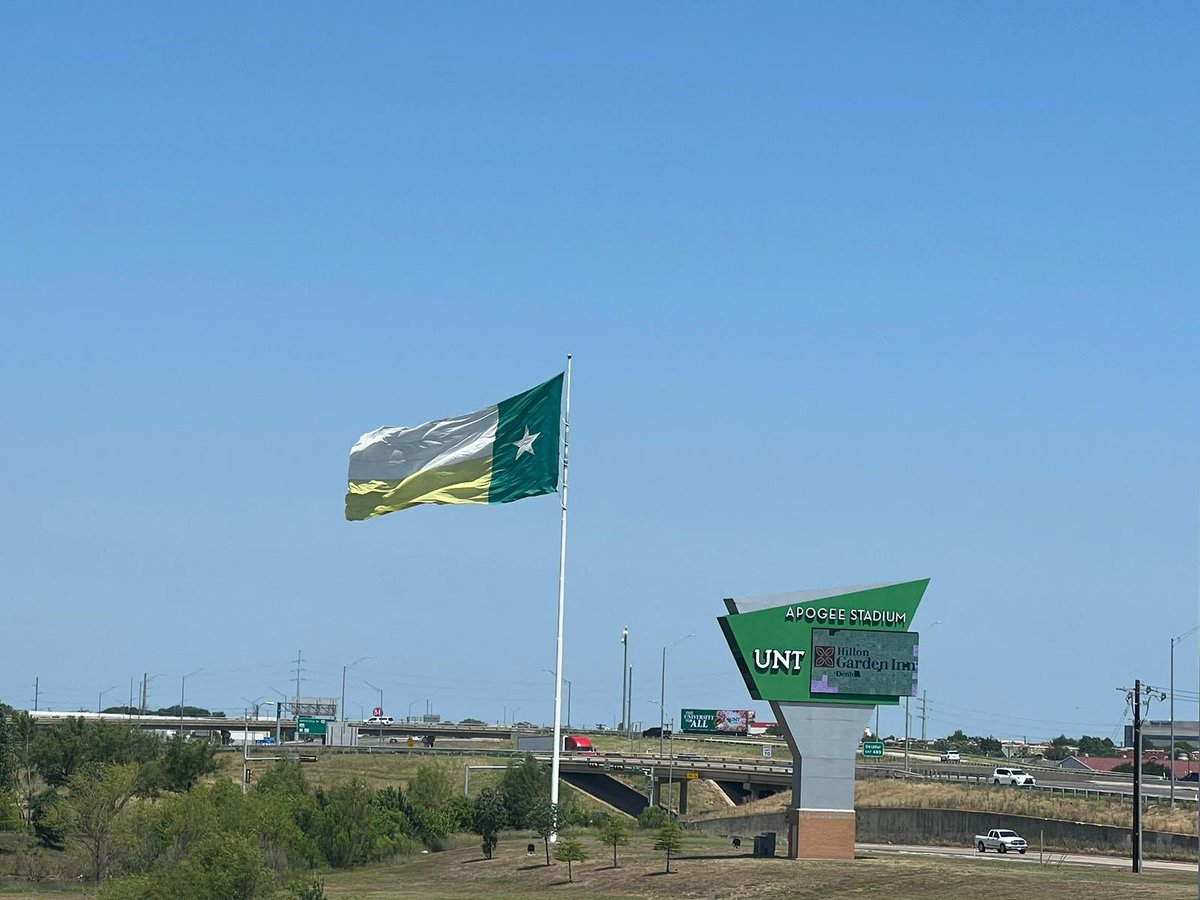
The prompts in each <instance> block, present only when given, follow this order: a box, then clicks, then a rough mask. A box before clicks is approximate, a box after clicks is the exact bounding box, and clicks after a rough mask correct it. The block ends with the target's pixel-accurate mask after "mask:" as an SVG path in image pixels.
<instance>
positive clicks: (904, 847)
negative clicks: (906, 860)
mask: <svg viewBox="0 0 1200 900" xmlns="http://www.w3.org/2000/svg"><path fill="white" fill-rule="evenodd" d="M855 847H856V848H857V849H858V850H859V851H861V852H863V853H888V854H894V855H898V856H903V855H912V856H940V857H944V858H947V859H962V858H963V857H972V858H974V859H990V860H1000V859H1002V860H1004V862H1005V863H1006V864H1008V863H1011V864H1013V865H1029V864H1031V863H1032V864H1033V865H1038V854H1037V850H1035V849H1033V848H1032V847H1031V848H1030V849H1029V852H1028V853H1026V854H1025V855H1024V856H1021V855H1020V854H1018V853H1005V854H999V853H990V852H989V853H980V852H979V851H978V850H976V849H975V848H973V847H918V846H916V845H908V844H855ZM1044 859H1045V860H1048V861H1049V862H1050V863H1051V864H1053V865H1058V864H1060V863H1061V864H1062V865H1067V866H1105V867H1107V868H1115V869H1128V868H1129V867H1130V861H1129V859H1128V858H1126V857H1121V856H1086V855H1084V854H1081V853H1068V854H1065V855H1064V854H1062V853H1053V854H1052V853H1046V855H1045V857H1044ZM1142 867H1143V868H1144V869H1154V870H1157V871H1160V872H1184V873H1189V874H1194V873H1195V872H1196V864H1195V863H1186V862H1166V861H1162V860H1144V861H1143V863H1142Z"/></svg>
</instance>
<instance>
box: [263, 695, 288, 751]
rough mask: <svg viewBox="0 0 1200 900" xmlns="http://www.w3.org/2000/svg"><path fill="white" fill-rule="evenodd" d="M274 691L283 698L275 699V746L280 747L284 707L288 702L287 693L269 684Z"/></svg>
mask: <svg viewBox="0 0 1200 900" xmlns="http://www.w3.org/2000/svg"><path fill="white" fill-rule="evenodd" d="M267 687H268V688H270V689H271V690H272V691H274V692H275V693H276V694H278V695H279V696H280V698H281V700H276V701H275V746H276V747H278V746H279V745H280V744H282V743H283V708H284V707H285V706H287V704H288V698H287V694H285V693H284V692H283V691H281V690H280V689H279V688H275V687H271V686H270V685H267Z"/></svg>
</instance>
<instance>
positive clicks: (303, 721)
mask: <svg viewBox="0 0 1200 900" xmlns="http://www.w3.org/2000/svg"><path fill="white" fill-rule="evenodd" d="M324 734H325V720H324V719H313V718H310V717H308V716H301V717H300V718H298V719H297V720H296V735H297V736H298V737H323V736H324Z"/></svg>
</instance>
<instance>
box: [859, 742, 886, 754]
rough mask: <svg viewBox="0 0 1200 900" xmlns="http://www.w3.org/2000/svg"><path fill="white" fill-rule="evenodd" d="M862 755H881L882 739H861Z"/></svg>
mask: <svg viewBox="0 0 1200 900" xmlns="http://www.w3.org/2000/svg"><path fill="white" fill-rule="evenodd" d="M863 756H883V741H863Z"/></svg>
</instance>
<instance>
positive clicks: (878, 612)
mask: <svg viewBox="0 0 1200 900" xmlns="http://www.w3.org/2000/svg"><path fill="white" fill-rule="evenodd" d="M928 585H929V579H927V578H925V579H922V580H920V581H907V582H902V583H899V584H886V585H878V586H875V587H866V588H848V589H846V590H845V591H844V592H837V593H834V594H832V595H830V594H824V593H823V594H821V595H819V596H818V597H814V598H812V599H807V598H804V597H803V595H799V596H798V598H797V600H796V601H794V602H791V603H783V604H782V605H779V606H771V607H767V608H760V609H752V610H751V611H748V612H738V611H737V604H736V602H735V601H733V600H726V601H725V603H726V606H727V607H728V608H729V613H730V614H729V615H726V616H721V617H720V618H719V619H718V620H717V621H718V622H719V623H720V625H721V630H722V631H723V632H724V634H725V639H726V641H728V642H729V649H730V650H732V651H733V657H734V660H735V661H736V662H737V665H738V669H739V670H740V671H741V673H742V678H743V679H744V680H745V682H746V688H747V689H748V690H749V691H750V696H751V697H753V698H754V699H755V700H774V701H792V702H800V703H805V702H807V703H811V702H814V701H815V702H818V703H849V704H857V705H861V706H875V705H878V704H881V703H882V704H895V703H897V702H899V701H898V698H899V697H902V696H912V695H913V694H915V693H916V684H917V683H916V661H917V660H916V654H915V651H916V640H917V636H916V634H915V633H913V634H909V632H908V629H909V626H910V625H911V624H912V620H913V617H914V616H915V615H916V612H917V607H918V605H919V604H920V602H921V597H922V596H924V594H925V588H926V587H928ZM787 596H788V595H782V596H781V597H780V599H781V600H782V599H785V598H786V597H787ZM855 633H857V634H855ZM822 635H823V636H824V637H820V636H822ZM905 635H907V637H903V636H905ZM831 636H836V638H837V640H836V641H834V642H833V643H830V641H831V640H833V638H832V637H831ZM822 641H824V643H822ZM818 647H819V648H821V662H822V663H823V664H822V665H820V666H817V665H816V663H817V662H818V661H817V660H816V659H815V658H814V657H815V655H816V652H817V648H818ZM831 648H832V649H831ZM839 648H843V649H844V652H843V649H839ZM861 653H866V654H868V656H870V657H871V658H872V659H874V660H876V661H877V662H879V666H880V667H879V668H875V667H874V666H875V663H872V664H871V665H867V666H864V665H859V666H857V667H854V666H851V665H849V661H850V660H853V659H855V658H856V657H857V655H858V654H861ZM906 653H907V656H906V655H905V654H906ZM831 659H832V660H833V665H832V666H830V665H828V664H826V663H827V662H828V661H829V660H831ZM839 660H842V665H840V666H839V664H838V661H839ZM883 660H888V662H887V663H886V664H885V663H884V662H882V661H883ZM892 662H895V663H896V664H897V667H896V668H895V669H891V668H890V666H891V664H892ZM905 664H906V665H905ZM885 667H887V668H888V674H887V675H885V674H883V673H884V668H885ZM854 671H858V673H859V674H858V675H857V676H854V675H853V674H851V675H849V676H848V677H843V675H841V674H839V673H844V672H851V673H852V672H854Z"/></svg>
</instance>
